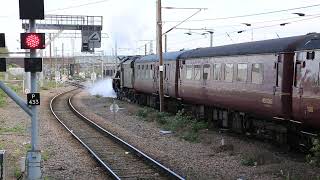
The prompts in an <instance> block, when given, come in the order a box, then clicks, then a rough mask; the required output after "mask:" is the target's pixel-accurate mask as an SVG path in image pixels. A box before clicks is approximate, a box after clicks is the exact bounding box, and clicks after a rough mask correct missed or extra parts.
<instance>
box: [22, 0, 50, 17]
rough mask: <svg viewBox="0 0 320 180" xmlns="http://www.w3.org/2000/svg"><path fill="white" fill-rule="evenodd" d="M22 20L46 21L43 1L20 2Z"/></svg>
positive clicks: (26, 0) (28, 0) (24, 0)
mask: <svg viewBox="0 0 320 180" xmlns="http://www.w3.org/2000/svg"><path fill="white" fill-rule="evenodd" d="M19 10H20V11H19V12H20V19H44V2H43V0H19Z"/></svg>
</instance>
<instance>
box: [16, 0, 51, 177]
mask: <svg viewBox="0 0 320 180" xmlns="http://www.w3.org/2000/svg"><path fill="white" fill-rule="evenodd" d="M19 10H20V19H29V24H30V26H29V33H21V36H20V37H21V49H30V58H25V62H24V63H25V72H31V93H29V94H27V105H28V106H29V108H30V109H31V150H30V151H28V154H27V179H41V178H42V177H41V166H40V162H41V151H40V147H39V118H38V107H37V106H38V105H40V93H37V91H38V87H37V72H41V71H42V58H37V51H36V50H37V49H44V48H45V35H44V34H43V33H36V22H35V20H36V19H44V2H43V0H28V1H26V0H19Z"/></svg>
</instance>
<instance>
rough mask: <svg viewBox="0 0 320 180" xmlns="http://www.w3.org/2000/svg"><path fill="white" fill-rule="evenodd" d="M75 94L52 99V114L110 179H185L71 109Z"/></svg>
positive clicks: (66, 93)
mask: <svg viewBox="0 0 320 180" xmlns="http://www.w3.org/2000/svg"><path fill="white" fill-rule="evenodd" d="M77 91H78V90H72V91H68V92H65V93H62V94H59V95H57V96H55V97H54V98H53V99H52V100H51V102H50V109H51V112H52V113H53V115H54V116H55V117H56V119H57V120H58V121H59V122H60V123H61V124H62V125H63V126H64V127H65V128H66V129H67V130H68V131H69V132H70V133H71V134H72V135H73V136H74V137H75V138H76V139H77V140H78V141H79V142H80V143H81V144H82V145H83V146H84V147H85V148H86V149H87V150H88V152H90V153H91V154H92V156H93V157H94V158H95V159H96V160H97V161H98V162H99V163H100V165H101V166H102V167H103V168H104V169H105V170H106V171H107V172H108V173H109V175H110V176H111V177H112V178H114V179H184V178H183V177H181V176H179V175H178V174H176V173H174V172H173V171H171V170H170V169H169V168H167V167H165V166H163V165H162V164H160V163H159V162H157V161H156V160H154V159H152V158H150V157H149V156H147V155H146V154H144V153H143V152H142V151H140V150H138V149H137V148H135V147H134V146H132V145H130V144H128V143H126V142H125V141H124V140H122V139H120V138H118V137H116V136H114V135H113V134H111V133H110V132H108V131H107V130H105V129H103V128H102V127H100V126H99V125H97V124H95V123H94V122H93V121H91V120H90V119H88V118H86V117H85V116H83V115H82V114H81V113H80V112H78V111H77V110H76V109H75V108H74V106H73V105H72V97H73V95H75V94H76V92H77Z"/></svg>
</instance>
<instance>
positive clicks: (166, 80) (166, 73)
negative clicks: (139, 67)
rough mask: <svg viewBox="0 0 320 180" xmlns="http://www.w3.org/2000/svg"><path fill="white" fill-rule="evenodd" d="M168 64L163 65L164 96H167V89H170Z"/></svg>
mask: <svg viewBox="0 0 320 180" xmlns="http://www.w3.org/2000/svg"><path fill="white" fill-rule="evenodd" d="M170 67H171V66H170V64H165V65H164V77H163V79H164V87H163V88H164V94H165V95H167V96H169V88H170Z"/></svg>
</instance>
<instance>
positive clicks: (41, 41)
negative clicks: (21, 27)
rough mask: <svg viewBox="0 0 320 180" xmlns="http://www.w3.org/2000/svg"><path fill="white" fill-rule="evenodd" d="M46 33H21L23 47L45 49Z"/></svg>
mask: <svg viewBox="0 0 320 180" xmlns="http://www.w3.org/2000/svg"><path fill="white" fill-rule="evenodd" d="M44 48H45V35H44V33H21V49H44Z"/></svg>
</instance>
